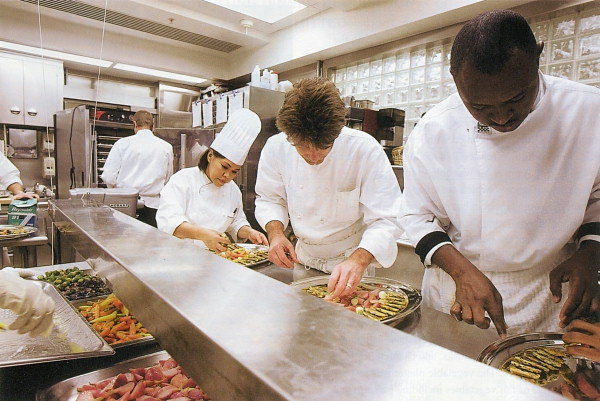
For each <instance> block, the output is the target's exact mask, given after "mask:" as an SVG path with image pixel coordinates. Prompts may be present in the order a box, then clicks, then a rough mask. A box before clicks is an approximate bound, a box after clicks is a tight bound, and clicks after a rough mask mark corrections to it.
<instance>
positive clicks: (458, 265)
mask: <svg viewBox="0 0 600 401" xmlns="http://www.w3.org/2000/svg"><path fill="white" fill-rule="evenodd" d="M431 261H432V262H433V263H435V264H436V265H437V266H438V267H440V268H441V269H442V270H444V271H445V272H446V273H448V275H449V276H450V277H452V279H453V280H454V281H455V282H456V281H458V280H460V279H461V277H463V276H464V275H466V274H469V273H470V272H472V271H473V269H475V270H476V269H477V268H476V267H475V266H474V265H473V264H472V263H471V262H469V260H468V259H467V258H465V257H464V256H463V255H462V254H461V253H460V252H459V251H458V250H457V249H456V248H454V246H453V245H451V244H447V245H443V246H442V247H440V248H439V249H438V250H437V251H436V252H435V253H434V254H433V256H432V258H431Z"/></svg>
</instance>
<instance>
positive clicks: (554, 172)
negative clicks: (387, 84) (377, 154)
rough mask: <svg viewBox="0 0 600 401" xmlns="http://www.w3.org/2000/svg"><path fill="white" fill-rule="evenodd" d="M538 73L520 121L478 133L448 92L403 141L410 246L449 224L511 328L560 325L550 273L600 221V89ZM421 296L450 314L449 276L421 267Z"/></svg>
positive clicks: (405, 216) (454, 240) (405, 217)
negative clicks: (531, 102)
mask: <svg viewBox="0 0 600 401" xmlns="http://www.w3.org/2000/svg"><path fill="white" fill-rule="evenodd" d="M540 80H541V82H540V85H541V87H542V88H545V90H544V92H543V93H541V94H540V95H539V98H538V100H537V103H536V105H535V109H534V110H533V111H532V112H531V113H530V114H529V116H528V117H527V118H526V119H525V121H523V123H522V124H521V125H520V126H519V127H518V128H517V129H516V130H514V131H511V132H506V133H501V132H496V131H493V130H491V131H490V132H485V131H483V132H478V130H477V122H476V120H475V119H474V118H473V117H472V116H471V114H470V113H469V112H468V110H467V109H466V108H465V106H464V105H463V103H462V101H461V100H460V98H459V96H458V94H454V95H452V96H450V97H449V98H447V99H446V100H444V101H443V102H441V103H440V104H439V105H437V106H435V107H434V108H433V109H432V110H430V111H429V112H427V114H426V115H425V116H424V118H423V119H422V120H421V121H419V124H417V126H416V127H415V129H414V130H413V132H412V133H411V135H410V137H409V139H408V142H407V144H406V147H405V150H404V183H405V187H404V199H403V204H402V212H401V214H400V216H399V220H400V223H401V225H402V227H403V228H404V230H406V233H407V235H408V237H409V238H410V240H411V242H413V244H415V245H416V244H418V243H419V241H420V240H421V239H422V238H423V237H424V236H425V235H427V234H428V233H431V232H434V231H444V232H446V233H447V234H448V235H449V237H450V239H451V241H452V243H453V245H454V246H455V247H456V248H457V250H458V251H460V252H461V253H462V254H463V255H464V256H465V257H467V258H468V259H469V260H470V261H471V262H472V263H473V264H474V265H475V266H477V267H478V268H479V269H480V270H481V271H482V272H483V273H484V274H486V275H487V276H488V277H489V278H490V279H491V281H492V282H493V283H494V285H495V286H496V288H497V289H498V290H499V292H500V294H501V295H502V297H503V304H504V311H505V317H506V319H507V323H508V325H509V326H511V327H512V328H513V332H518V331H521V332H525V331H532V330H558V325H557V323H558V311H559V309H560V304H558V305H557V304H553V302H552V300H551V297H552V295H551V293H550V289H549V280H548V273H549V271H551V270H552V269H553V268H554V267H555V266H557V265H558V264H559V263H560V262H562V261H564V260H565V259H567V258H568V257H569V256H571V255H572V254H573V252H574V251H575V250H576V245H577V244H576V243H575V235H576V233H577V231H578V228H579V227H580V226H581V225H582V224H584V223H589V222H600V113H599V112H598V110H600V91H599V90H598V89H596V88H594V87H591V86H586V85H582V84H579V83H576V82H572V81H568V80H564V79H560V78H555V77H550V76H543V75H542V74H540ZM584 239H590V240H596V241H599V240H600V236H597V235H588V236H586V237H585V238H584ZM532 283H535V284H532ZM423 297H424V302H425V303H426V304H428V305H430V306H433V307H434V308H436V309H439V310H442V311H444V312H447V313H448V310H449V308H450V306H451V304H452V303H453V297H454V282H453V281H452V279H451V278H450V277H449V276H448V275H447V274H446V273H445V272H443V271H441V269H438V268H434V269H426V271H425V276H424V279H423ZM564 299H566V295H565V296H564V297H563V301H564Z"/></svg>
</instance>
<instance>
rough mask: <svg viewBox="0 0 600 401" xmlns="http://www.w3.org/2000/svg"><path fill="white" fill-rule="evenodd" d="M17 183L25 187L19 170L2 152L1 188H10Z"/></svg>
mask: <svg viewBox="0 0 600 401" xmlns="http://www.w3.org/2000/svg"><path fill="white" fill-rule="evenodd" d="M15 182H18V183H19V184H21V185H23V182H21V175H20V173H19V170H18V169H17V168H16V167H15V165H14V164H12V162H11V161H10V160H8V158H7V157H6V156H4V153H2V152H0V187H2V188H8V187H9V186H10V185H11V184H14V183H15Z"/></svg>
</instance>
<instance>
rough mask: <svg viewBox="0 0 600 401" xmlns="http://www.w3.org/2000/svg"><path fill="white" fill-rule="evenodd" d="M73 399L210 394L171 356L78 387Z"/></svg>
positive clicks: (172, 397)
mask: <svg viewBox="0 0 600 401" xmlns="http://www.w3.org/2000/svg"><path fill="white" fill-rule="evenodd" d="M77 391H78V392H79V395H78V397H77V400H76V401H104V400H106V401H108V400H148V401H149V400H204V401H210V398H209V397H208V395H206V393H205V392H204V391H202V389H201V388H200V387H198V385H196V382H195V381H194V379H192V378H191V377H189V376H188V375H187V374H186V373H185V371H184V370H183V368H182V367H181V366H179V365H178V364H177V362H176V361H175V360H174V359H173V358H169V359H164V360H161V361H159V362H158V363H157V364H156V365H154V366H151V367H147V368H134V369H129V372H127V373H120V374H118V375H116V376H113V377H109V378H108V379H104V380H102V381H100V382H97V383H90V384H85V385H83V386H81V387H78V388H77Z"/></svg>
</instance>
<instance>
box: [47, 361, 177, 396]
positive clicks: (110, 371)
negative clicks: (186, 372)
mask: <svg viewBox="0 0 600 401" xmlns="http://www.w3.org/2000/svg"><path fill="white" fill-rule="evenodd" d="M170 357H171V356H170V355H169V354H168V353H167V352H166V351H160V352H155V353H153V354H150V355H145V356H141V357H138V358H133V359H130V360H127V361H124V362H120V363H117V364H116V365H114V366H111V367H110V368H106V369H100V370H95V371H93V372H90V373H86V374H83V375H79V376H75V377H72V378H70V379H67V380H63V381H60V382H58V383H56V384H54V385H52V386H50V387H48V388H45V389H42V390H39V391H38V392H37V393H36V395H35V399H36V401H75V400H76V399H77V396H78V395H79V392H78V391H77V387H81V386H83V385H84V384H88V383H96V382H99V381H101V380H104V379H108V378H109V377H112V376H116V375H118V374H119V373H127V372H129V369H134V368H147V367H150V366H152V365H155V364H157V363H158V362H159V361H161V360H163V359H168V358H170Z"/></svg>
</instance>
